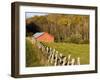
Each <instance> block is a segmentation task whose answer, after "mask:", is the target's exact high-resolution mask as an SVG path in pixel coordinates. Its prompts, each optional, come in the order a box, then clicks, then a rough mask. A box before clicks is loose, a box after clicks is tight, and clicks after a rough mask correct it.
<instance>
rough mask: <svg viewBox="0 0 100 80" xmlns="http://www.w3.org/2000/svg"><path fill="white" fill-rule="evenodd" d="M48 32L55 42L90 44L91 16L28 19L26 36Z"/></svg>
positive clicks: (48, 15)
mask: <svg viewBox="0 0 100 80" xmlns="http://www.w3.org/2000/svg"><path fill="white" fill-rule="evenodd" d="M36 32H48V33H50V34H52V35H53V36H54V38H55V42H68V43H89V16H88V15H85V16H84V15H68V14H47V15H44V16H33V17H32V18H27V19H26V36H31V35H33V34H34V33H36Z"/></svg>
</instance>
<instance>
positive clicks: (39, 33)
mask: <svg viewBox="0 0 100 80" xmlns="http://www.w3.org/2000/svg"><path fill="white" fill-rule="evenodd" d="M43 34H44V32H37V33H35V34H34V35H33V36H34V37H35V38H37V37H39V36H41V35H43Z"/></svg>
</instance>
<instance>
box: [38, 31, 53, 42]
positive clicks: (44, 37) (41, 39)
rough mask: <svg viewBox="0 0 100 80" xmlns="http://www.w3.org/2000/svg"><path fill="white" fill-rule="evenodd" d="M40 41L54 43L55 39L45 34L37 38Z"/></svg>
mask: <svg viewBox="0 0 100 80" xmlns="http://www.w3.org/2000/svg"><path fill="white" fill-rule="evenodd" d="M36 39H37V40H38V41H43V42H54V37H53V36H52V35H50V34H48V33H46V32H45V33H44V34H42V35H41V36H39V37H37V38H36Z"/></svg>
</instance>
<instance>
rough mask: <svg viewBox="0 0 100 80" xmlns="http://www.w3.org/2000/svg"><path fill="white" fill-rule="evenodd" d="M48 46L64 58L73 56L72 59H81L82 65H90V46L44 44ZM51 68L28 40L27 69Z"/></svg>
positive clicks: (44, 57) (43, 56)
mask: <svg viewBox="0 0 100 80" xmlns="http://www.w3.org/2000/svg"><path fill="white" fill-rule="evenodd" d="M44 44H45V45H46V46H48V47H51V48H55V49H56V51H59V53H62V54H63V55H64V56H66V57H67V56H68V55H69V54H71V58H77V57H80V62H81V64H89V44H73V43H44ZM48 65H49V66H50V65H51V64H48V62H47V58H46V56H45V55H43V54H42V52H41V51H40V50H39V49H38V48H37V47H36V45H34V44H32V43H31V41H29V40H27V39H26V67H35V66H48Z"/></svg>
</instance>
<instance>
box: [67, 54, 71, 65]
mask: <svg viewBox="0 0 100 80" xmlns="http://www.w3.org/2000/svg"><path fill="white" fill-rule="evenodd" d="M70 58H71V55H70V54H69V55H68V60H67V65H70Z"/></svg>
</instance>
